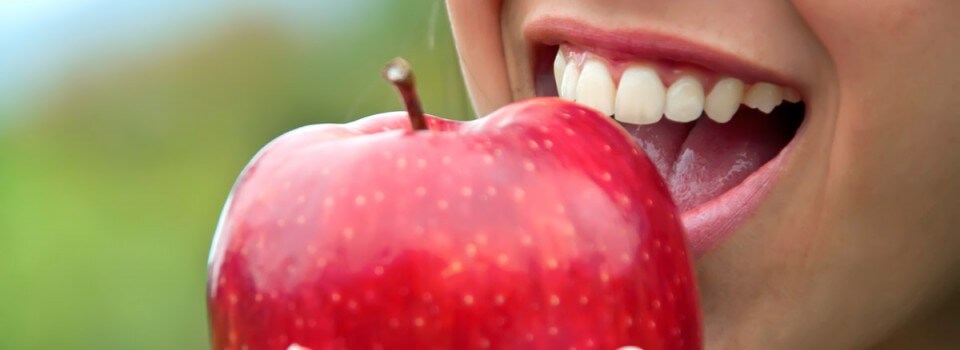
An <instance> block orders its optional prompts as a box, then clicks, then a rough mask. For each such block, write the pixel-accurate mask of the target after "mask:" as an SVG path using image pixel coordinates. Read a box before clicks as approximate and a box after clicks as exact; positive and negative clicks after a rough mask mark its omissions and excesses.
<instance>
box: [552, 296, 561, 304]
mask: <svg viewBox="0 0 960 350" xmlns="http://www.w3.org/2000/svg"><path fill="white" fill-rule="evenodd" d="M550 305H553V306H557V305H560V297H559V296H557V295H556V294H553V295H551V296H550Z"/></svg>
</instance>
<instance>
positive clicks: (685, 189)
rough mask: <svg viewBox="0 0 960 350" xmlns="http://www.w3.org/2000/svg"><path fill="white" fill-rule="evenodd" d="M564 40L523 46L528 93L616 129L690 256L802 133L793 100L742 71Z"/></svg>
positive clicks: (706, 244)
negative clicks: (646, 161) (642, 164)
mask: <svg viewBox="0 0 960 350" xmlns="http://www.w3.org/2000/svg"><path fill="white" fill-rule="evenodd" d="M572 38H573V39H574V40H567V39H571V38H563V39H551V40H547V41H544V42H540V43H537V44H536V45H535V47H534V48H533V49H534V51H533V52H534V62H533V64H534V74H535V76H534V81H535V89H536V92H537V95H538V96H560V97H561V98H565V99H569V100H574V101H577V102H578V103H581V104H584V105H586V106H589V107H592V108H594V109H596V110H598V111H601V112H603V113H604V114H607V115H610V116H611V117H613V118H614V119H616V120H617V121H618V122H619V123H620V124H621V125H623V126H624V127H625V128H626V130H627V131H628V132H629V133H630V134H631V135H633V137H634V138H635V140H636V141H637V143H638V144H639V145H640V146H641V147H642V148H643V149H644V150H645V151H646V153H647V155H648V156H649V158H650V159H651V160H652V161H653V162H654V163H655V164H656V166H657V169H658V170H659V171H660V174H661V175H662V176H663V178H664V180H665V181H666V183H667V185H668V187H669V189H670V191H671V193H672V194H673V196H674V200H675V202H676V204H677V206H678V207H679V209H680V211H681V212H682V213H683V214H682V215H683V220H684V225H685V226H686V228H687V231H688V236H689V238H690V240H691V243H692V245H693V248H694V251H695V253H697V254H700V253H702V252H703V251H705V250H706V249H709V248H710V247H711V246H713V245H714V244H715V243H716V242H717V241H718V240H719V239H720V238H721V237H722V236H725V235H726V234H727V233H729V231H732V230H733V229H734V228H735V227H736V226H737V225H738V224H739V223H740V222H741V221H742V220H744V219H745V218H746V217H747V216H749V214H750V213H751V212H752V211H753V209H754V207H755V206H756V205H757V204H758V203H759V201H760V199H761V198H762V194H763V193H764V192H766V191H767V190H768V189H769V188H770V186H769V185H770V183H771V182H772V181H773V179H774V177H775V175H777V173H778V172H779V171H778V170H780V169H779V168H780V167H779V166H776V165H777V164H779V163H782V162H780V161H779V160H781V158H783V157H782V155H783V154H784V153H787V152H784V150H785V149H788V148H790V147H789V146H790V145H791V144H792V142H791V141H792V140H793V139H794V138H795V137H796V136H797V134H798V131H799V130H800V127H801V125H803V121H804V116H805V105H804V102H803V97H802V96H801V95H800V93H799V92H798V91H797V89H795V88H794V87H792V86H789V85H787V84H783V83H781V84H777V83H773V82H771V81H774V80H775V77H773V76H771V78H772V79H770V80H764V73H763V72H761V71H758V70H751V69H750V68H749V67H746V68H745V67H744V66H743V65H740V66H737V65H736V64H734V65H731V66H735V67H734V68H733V69H730V70H726V71H725V70H723V68H724V65H723V64H716V65H714V66H715V67H712V66H710V65H705V64H701V63H703V62H696V63H694V62H688V61H683V60H678V59H676V57H682V56H683V55H673V56H672V57H671V56H670V55H659V56H658V55H655V54H651V55H645V54H644V53H643V52H639V53H638V52H634V51H638V50H631V48H629V47H628V48H626V49H624V48H623V47H620V46H617V45H620V44H622V42H620V41H616V40H614V41H612V43H613V44H610V45H607V44H605V43H604V42H603V41H590V40H575V39H577V38H576V37H572ZM580 39H582V38H580ZM639 51H643V50H639ZM706 61H709V60H706ZM707 63H709V62H707ZM718 67H719V69H717V68H718Z"/></svg>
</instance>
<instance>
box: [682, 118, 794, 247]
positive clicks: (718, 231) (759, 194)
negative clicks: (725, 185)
mask: <svg viewBox="0 0 960 350" xmlns="http://www.w3.org/2000/svg"><path fill="white" fill-rule="evenodd" d="M807 120H809V118H807V117H805V118H804V122H803V123H802V124H801V125H800V128H799V129H797V131H796V134H794V136H793V139H791V140H790V142H789V143H787V145H786V146H785V147H784V148H783V149H781V150H780V153H778V154H777V156H776V157H774V158H773V159H771V160H770V161H768V162H767V163H766V164H764V165H763V166H761V167H760V168H759V169H757V170H756V171H754V172H753V173H752V174H750V176H748V177H747V178H746V179H744V180H743V182H741V183H740V184H738V185H737V186H735V187H733V188H731V189H730V190H728V191H727V192H724V193H723V194H721V195H720V196H719V197H716V198H714V199H711V200H710V201H708V202H706V203H703V204H701V205H699V206H697V207H695V208H693V209H690V210H687V211H685V212H683V214H681V218H682V220H683V226H684V228H685V229H686V231H687V239H688V241H689V243H690V246H691V248H692V249H693V254H694V256H695V257H700V256H703V255H704V254H705V253H707V252H708V251H710V250H711V249H713V248H714V247H716V246H717V245H718V244H720V243H721V242H723V240H724V239H726V238H727V237H729V236H730V235H731V234H732V233H733V232H734V231H735V230H736V229H737V228H738V227H739V226H740V225H741V224H742V223H743V222H744V221H745V220H746V219H748V218H750V217H751V216H752V214H753V213H754V212H755V211H756V209H757V207H758V206H759V205H760V203H761V202H762V201H763V199H764V198H766V195H767V194H768V193H769V191H770V190H771V189H773V187H774V185H775V184H776V182H777V180H778V179H779V176H780V175H781V174H782V173H783V172H784V170H785V169H784V168H785V166H786V158H787V157H789V156H790V154H791V153H792V151H793V149H794V148H795V145H796V143H797V140H798V139H800V137H801V136H802V134H803V133H804V130H805V129H806V124H807V123H806V121H807Z"/></svg>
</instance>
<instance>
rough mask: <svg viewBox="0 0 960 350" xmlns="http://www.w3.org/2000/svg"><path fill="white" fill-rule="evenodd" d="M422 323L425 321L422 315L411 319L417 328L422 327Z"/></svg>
mask: <svg viewBox="0 0 960 350" xmlns="http://www.w3.org/2000/svg"><path fill="white" fill-rule="evenodd" d="M424 323H426V321H424V320H423V317H417V318H414V319H413V325H414V326H417V328H420V327H423V324H424Z"/></svg>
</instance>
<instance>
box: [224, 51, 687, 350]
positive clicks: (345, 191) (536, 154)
mask: <svg viewBox="0 0 960 350" xmlns="http://www.w3.org/2000/svg"><path fill="white" fill-rule="evenodd" d="M387 75H388V77H390V78H391V79H392V80H393V81H395V82H396V83H397V84H398V86H399V87H400V90H401V92H402V93H403V95H404V98H405V100H406V102H407V106H408V109H409V110H410V112H409V114H408V113H403V112H395V113H386V114H380V115H375V116H371V117H368V118H365V119H362V120H359V121H356V122H353V123H350V124H346V125H313V126H307V127H303V128H300V129H297V130H294V131H291V132H289V133H287V134H285V135H283V136H281V137H279V138H277V139H276V140H274V141H273V142H271V143H270V144H268V145H267V146H266V147H264V149H263V150H262V151H260V153H259V154H258V155H257V156H256V157H254V159H253V160H252V161H251V163H250V164H249V165H248V166H247V168H246V170H244V172H243V174H242V175H241V176H240V178H239V180H238V181H237V184H236V185H235V187H234V189H233V191H232V194H231V196H230V198H229V199H228V201H227V204H226V208H225V209H224V212H223V215H222V217H221V219H220V223H219V227H218V229H217V234H216V237H215V238H214V242H213V248H212V250H211V255H210V261H209V285H208V302H209V312H210V323H211V327H212V338H213V347H214V348H216V349H288V348H298V349H299V348H309V349H313V350H320V349H474V348H476V349H481V348H495V349H520V348H524V349H573V348H576V349H591V348H595V349H614V348H617V347H621V346H631V345H632V346H638V347H641V348H643V349H645V350H655V349H699V348H700V347H701V334H700V332H701V331H700V327H701V326H700V315H699V310H698V301H697V293H696V289H695V287H694V279H693V275H692V272H691V266H690V257H689V256H688V254H687V247H686V242H685V238H684V236H683V231H682V227H681V224H680V222H679V219H678V216H677V212H676V209H675V206H674V204H673V203H672V201H671V198H670V195H669V193H668V192H667V190H666V186H665V185H664V183H663V180H662V179H661V178H660V177H659V175H658V174H657V171H656V170H655V168H654V166H653V165H652V164H651V162H650V161H649V160H648V159H647V158H646V156H645V155H644V154H643V152H642V151H640V149H639V148H638V147H637V146H636V145H635V144H634V142H633V141H632V139H631V138H630V136H629V135H628V134H627V133H626V132H625V131H624V130H623V129H621V128H620V127H619V126H618V125H617V124H616V123H615V122H614V121H613V120H611V119H610V118H609V117H606V116H604V115H601V114H599V113H598V112H596V111H594V110H591V109H588V108H585V107H582V106H579V105H577V104H574V103H570V102H565V101H563V100H560V99H555V98H538V99H530V100H526V101H521V102H517V103H514V104H511V105H509V106H506V107H504V108H503V109H500V110H499V111H497V112H494V113H493V114H491V115H489V116H487V117H485V118H482V119H478V120H474V121H469V122H457V121H450V120H444V119H439V118H436V117H431V116H426V117H425V116H423V115H422V113H421V112H420V109H419V103H418V102H417V101H416V95H415V94H414V93H413V90H412V76H410V75H409V71H408V69H407V67H406V66H405V65H404V64H402V63H398V62H394V64H393V66H391V67H390V70H388V71H387ZM411 120H412V123H413V125H414V127H413V128H411Z"/></svg>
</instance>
